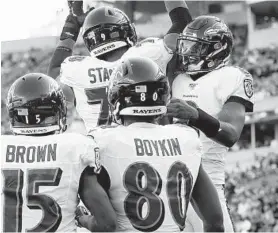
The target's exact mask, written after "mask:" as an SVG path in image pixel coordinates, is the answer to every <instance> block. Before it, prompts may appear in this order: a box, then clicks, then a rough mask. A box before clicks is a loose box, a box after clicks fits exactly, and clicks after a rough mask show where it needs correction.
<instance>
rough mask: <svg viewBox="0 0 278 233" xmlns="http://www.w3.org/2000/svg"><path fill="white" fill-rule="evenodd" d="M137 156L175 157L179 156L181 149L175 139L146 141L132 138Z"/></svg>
mask: <svg viewBox="0 0 278 233" xmlns="http://www.w3.org/2000/svg"><path fill="white" fill-rule="evenodd" d="M134 144H135V147H136V155H137V156H145V155H147V156H177V155H181V147H180V143H179V140H178V139H177V138H169V139H163V140H147V139H144V140H143V139H140V138H134Z"/></svg>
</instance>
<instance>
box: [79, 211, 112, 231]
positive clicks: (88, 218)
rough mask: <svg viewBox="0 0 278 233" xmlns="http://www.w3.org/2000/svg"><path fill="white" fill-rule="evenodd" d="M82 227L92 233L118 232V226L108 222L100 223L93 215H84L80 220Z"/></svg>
mask: <svg viewBox="0 0 278 233" xmlns="http://www.w3.org/2000/svg"><path fill="white" fill-rule="evenodd" d="M79 221H80V223H81V225H82V226H83V227H84V228H86V229H88V230H89V231H91V232H113V231H115V230H116V226H115V225H114V224H113V225H111V224H109V223H108V222H98V221H97V220H96V218H95V217H94V216H92V215H84V216H81V217H80V219H79Z"/></svg>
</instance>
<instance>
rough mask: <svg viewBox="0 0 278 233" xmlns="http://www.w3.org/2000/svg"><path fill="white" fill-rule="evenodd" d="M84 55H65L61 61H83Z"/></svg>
mask: <svg viewBox="0 0 278 233" xmlns="http://www.w3.org/2000/svg"><path fill="white" fill-rule="evenodd" d="M85 58H86V56H70V57H67V58H66V59H65V60H64V62H63V63H72V62H80V61H83V60H84V59H85Z"/></svg>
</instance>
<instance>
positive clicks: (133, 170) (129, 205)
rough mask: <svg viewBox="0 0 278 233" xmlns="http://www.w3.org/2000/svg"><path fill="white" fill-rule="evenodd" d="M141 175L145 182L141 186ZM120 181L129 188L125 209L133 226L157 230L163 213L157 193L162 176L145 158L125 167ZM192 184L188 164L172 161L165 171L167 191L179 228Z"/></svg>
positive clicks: (141, 229) (138, 228) (163, 208)
mask: <svg viewBox="0 0 278 233" xmlns="http://www.w3.org/2000/svg"><path fill="white" fill-rule="evenodd" d="M144 176H145V178H146V184H145V185H144V186H143V184H142V183H143V182H142V181H143V177H144ZM182 181H184V195H185V197H184V199H185V203H184V206H182V197H181V188H182V187H181V183H182ZM123 183H124V187H125V188H126V190H127V191H128V195H127V197H126V199H125V201H124V209H125V212H126V215H127V217H128V219H129V220H130V222H131V224H132V226H133V227H134V228H135V229H137V230H139V231H143V232H151V231H155V230H157V229H158V228H159V227H160V226H161V225H162V223H163V221H164V217H165V206H164V205H165V204H164V202H163V201H162V199H161V198H160V197H159V195H160V193H161V189H162V179H161V177H160V175H159V173H158V172H157V170H156V169H155V168H153V167H152V166H151V165H150V164H148V163H146V162H140V163H133V164H131V165H130V166H129V167H128V168H127V170H126V172H125V174H124V180H123ZM192 185H193V178H192V175H191V173H190V171H189V170H188V168H187V166H186V165H185V164H184V163H181V162H175V163H174V164H173V165H172V166H171V167H170V169H169V171H168V175H167V184H166V192H167V198H168V203H169V208H170V211H171V214H172V217H173V220H174V221H175V222H176V224H177V226H178V227H179V228H180V230H181V231H182V230H183V229H184V227H185V219H186V211H187V207H188V204H189V200H190V193H191V189H192ZM145 203H147V205H148V212H147V214H146V216H145V217H143V213H142V210H143V205H144V204H145Z"/></svg>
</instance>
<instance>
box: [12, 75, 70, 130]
mask: <svg viewBox="0 0 278 233" xmlns="http://www.w3.org/2000/svg"><path fill="white" fill-rule="evenodd" d="M7 110H8V114H9V119H10V123H11V130H12V131H13V133H14V134H22V135H39V134H48V133H50V132H56V131H57V132H58V131H59V132H62V131H64V130H65V129H66V114H67V108H66V100H65V97H64V94H63V92H62V89H61V88H60V86H59V84H58V83H57V82H56V81H55V80H54V79H52V78H51V77H49V76H47V75H44V74H41V73H30V74H26V75H24V76H22V77H20V78H18V79H17V80H16V81H15V82H14V83H13V84H12V86H11V88H10V90H9V92H8V97H7Z"/></svg>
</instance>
